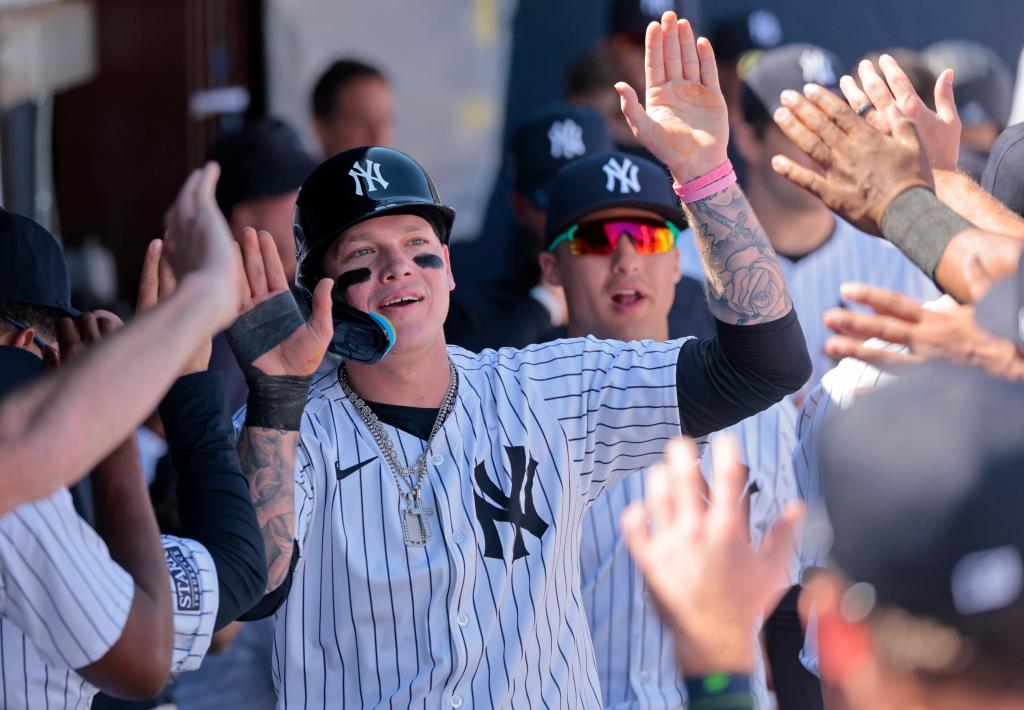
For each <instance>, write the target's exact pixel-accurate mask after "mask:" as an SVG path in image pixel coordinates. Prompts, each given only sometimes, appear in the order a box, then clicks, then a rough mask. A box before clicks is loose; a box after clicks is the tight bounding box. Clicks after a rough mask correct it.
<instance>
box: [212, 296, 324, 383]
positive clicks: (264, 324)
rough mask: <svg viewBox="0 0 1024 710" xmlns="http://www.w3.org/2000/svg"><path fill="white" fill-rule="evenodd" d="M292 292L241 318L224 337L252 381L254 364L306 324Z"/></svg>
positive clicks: (271, 299)
mask: <svg viewBox="0 0 1024 710" xmlns="http://www.w3.org/2000/svg"><path fill="white" fill-rule="evenodd" d="M305 322H306V321H305V319H304V318H303V317H302V314H301V313H300V312H299V306H298V304H296V303H295V297H294V296H292V294H291V291H285V292H283V293H279V294H277V295H276V296H274V297H273V298H270V299H268V300H266V301H264V302H263V303H261V304H259V305H258V306H256V307H255V308H253V309H252V310H251V311H249V312H248V313H245V314H243V315H241V316H239V317H238V320H236V321H235V322H234V323H232V325H231V327H230V328H228V329H227V330H226V331H225V333H224V335H225V337H226V338H227V341H228V345H229V346H231V352H233V353H234V354H235V359H236V360H238V365H239V367H241V368H242V372H244V373H245V376H246V379H249V378H250V376H251V375H252V373H253V367H252V363H253V362H254V361H255V360H256V359H258V358H259V357H260V356H261V355H263V354H264V353H266V352H269V351H270V350H273V349H274V348H275V347H276V346H277V345H278V344H279V343H281V342H282V341H284V340H285V339H287V338H288V336H290V335H291V334H292V333H294V332H295V331H296V330H298V329H299V328H300V327H302V325H303V324H304V323H305Z"/></svg>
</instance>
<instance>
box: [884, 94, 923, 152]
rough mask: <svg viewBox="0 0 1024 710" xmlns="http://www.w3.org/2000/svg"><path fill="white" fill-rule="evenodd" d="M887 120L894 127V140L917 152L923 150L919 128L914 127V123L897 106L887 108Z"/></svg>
mask: <svg viewBox="0 0 1024 710" xmlns="http://www.w3.org/2000/svg"><path fill="white" fill-rule="evenodd" d="M885 118H886V120H888V121H889V125H890V126H892V137H893V138H895V139H896V140H898V141H899V142H900V143H902V144H903V145H905V146H907V147H908V148H912V149H914V150H915V151H920V150H921V141H920V139H919V138H918V137H917V128H915V127H914V122H913V121H911V120H910V119H909V118H907V117H906V116H904V115H903V114H902V113H900V110H899V109H898V108H896V106H895V105H892V106H889V107H887V108H886V117H885Z"/></svg>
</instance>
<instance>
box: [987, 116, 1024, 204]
mask: <svg viewBox="0 0 1024 710" xmlns="http://www.w3.org/2000/svg"><path fill="white" fill-rule="evenodd" d="M981 186H982V187H983V188H985V190H986V191H988V192H990V193H991V194H992V195H993V196H994V197H995V198H996V199H998V200H1000V201H1001V202H1002V203H1003V204H1004V205H1006V206H1007V207H1009V208H1010V209H1011V210H1013V211H1014V212H1016V213H1017V214H1019V215H1021V216H1022V217H1024V123H1016V124H1014V125H1012V126H1010V127H1009V128H1007V129H1006V130H1005V131H1003V132H1002V133H1000V134H999V137H998V138H997V139H996V142H995V143H993V144H992V151H991V152H990V153H989V156H988V162H987V163H986V164H985V171H984V173H982V176H981Z"/></svg>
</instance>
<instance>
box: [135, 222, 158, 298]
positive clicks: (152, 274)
mask: <svg viewBox="0 0 1024 710" xmlns="http://www.w3.org/2000/svg"><path fill="white" fill-rule="evenodd" d="M163 245H164V243H163V240H162V239H154V240H152V241H150V243H149V246H148V247H146V255H145V256H144V257H143V258H142V274H141V275H140V276H139V298H138V300H137V301H136V302H135V312H136V313H141V312H142V311H146V310H149V309H150V308H152V307H153V306H155V305H156V304H157V300H158V299H159V297H160V290H159V275H158V274H159V270H160V252H161V251H162V250H163Z"/></svg>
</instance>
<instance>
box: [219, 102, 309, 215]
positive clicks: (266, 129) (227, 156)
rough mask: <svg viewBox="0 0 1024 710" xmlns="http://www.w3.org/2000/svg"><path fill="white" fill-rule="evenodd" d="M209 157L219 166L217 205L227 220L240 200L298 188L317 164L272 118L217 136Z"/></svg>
mask: <svg viewBox="0 0 1024 710" xmlns="http://www.w3.org/2000/svg"><path fill="white" fill-rule="evenodd" d="M209 159H210V160H213V161H216V162H217V163H218V164H219V165H220V179H219V180H218V181H217V205H218V206H219V207H220V210H221V212H223V213H224V216H225V217H227V218H228V219H231V211H232V210H234V208H235V205H237V204H239V203H240V202H245V201H246V200H254V199H258V198H260V197H272V196H274V195H283V194H285V193H286V192H294V191H295V190H298V189H299V186H300V185H302V181H303V180H305V179H306V176H307V175H309V174H310V173H311V172H313V169H314V168H315V167H316V166H317V163H316V161H315V160H313V158H311V157H310V156H309V154H308V153H306V151H305V149H304V148H303V147H302V142H301V141H300V140H299V136H298V134H297V133H296V132H295V131H294V129H292V127H291V126H289V125H288V124H287V123H285V122H284V121H280V120H278V119H274V118H264V119H260V120H258V121H255V122H254V123H251V124H249V125H247V126H245V127H243V128H242V129H241V130H238V131H234V132H231V133H225V134H223V135H221V136H220V137H218V138H217V140H216V141H214V143H213V145H212V146H211V147H210V152H209Z"/></svg>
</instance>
